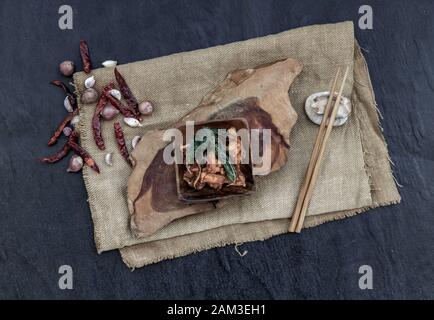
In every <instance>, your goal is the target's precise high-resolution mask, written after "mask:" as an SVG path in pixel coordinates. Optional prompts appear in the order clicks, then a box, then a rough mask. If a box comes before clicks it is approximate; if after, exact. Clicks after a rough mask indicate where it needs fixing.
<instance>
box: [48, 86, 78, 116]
mask: <svg viewBox="0 0 434 320" xmlns="http://www.w3.org/2000/svg"><path fill="white" fill-rule="evenodd" d="M50 84H52V85H54V86H56V87H59V88H61V89H62V90H63V92H65V94H66V96H67V97H68V100H69V103H70V104H71V106H72V108H73V109H76V108H77V98H76V97H75V95H74V93H72V91H71V89H69V87H68V86H67V85H66V84H64V83H63V82H62V81H60V80H53V81H51V82H50Z"/></svg>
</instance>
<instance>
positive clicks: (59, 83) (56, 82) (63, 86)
mask: <svg viewBox="0 0 434 320" xmlns="http://www.w3.org/2000/svg"><path fill="white" fill-rule="evenodd" d="M50 84H52V85H53V86H56V87H59V88H61V89H62V90H63V92H65V93H66V94H68V93H71V94H72V92H71V89H69V88H68V86H67V85H66V84H64V83H63V82H62V81H60V80H53V81H51V82H50Z"/></svg>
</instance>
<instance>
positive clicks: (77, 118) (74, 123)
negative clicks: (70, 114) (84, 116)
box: [71, 115, 80, 127]
mask: <svg viewBox="0 0 434 320" xmlns="http://www.w3.org/2000/svg"><path fill="white" fill-rule="evenodd" d="M79 122H80V116H79V115H76V116H74V118H72V120H71V125H73V126H74V127H75V126H76V125H77V123H79Z"/></svg>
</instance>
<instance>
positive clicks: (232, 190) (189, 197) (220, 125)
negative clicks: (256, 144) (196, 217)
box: [175, 118, 256, 203]
mask: <svg viewBox="0 0 434 320" xmlns="http://www.w3.org/2000/svg"><path fill="white" fill-rule="evenodd" d="M204 127H208V128H211V129H214V128H215V129H226V130H227V129H229V128H231V127H234V128H235V129H236V130H237V131H238V130H239V129H247V130H248V132H250V130H249V125H248V123H247V121H246V120H245V119H244V118H234V119H230V120H214V121H207V122H200V123H195V124H194V134H196V132H197V131H198V130H200V129H202V128H204ZM179 129H180V130H181V132H182V134H183V137H184V141H186V139H185V126H183V127H181V128H179ZM249 138H250V135H249ZM249 143H250V141H249ZM175 168H176V170H175V171H176V186H177V192H178V199H179V200H181V201H183V202H186V203H198V202H212V201H218V200H221V199H226V198H229V197H235V196H242V195H249V194H252V193H253V192H255V191H256V185H255V180H254V177H253V164H252V158H251V154H250V148H249V163H248V164H241V172H242V173H243V174H244V176H245V178H246V186H245V187H241V186H229V185H224V186H223V187H222V188H221V189H220V190H216V189H213V188H211V187H210V186H208V185H206V186H205V187H204V188H203V189H201V190H196V189H194V188H192V187H190V186H189V185H188V183H187V182H186V181H184V179H183V177H184V173H185V171H186V170H187V169H186V167H185V164H176V165H175Z"/></svg>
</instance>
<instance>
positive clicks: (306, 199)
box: [289, 67, 349, 233]
mask: <svg viewBox="0 0 434 320" xmlns="http://www.w3.org/2000/svg"><path fill="white" fill-rule="evenodd" d="M348 72H349V67H347V68H346V70H345V74H344V77H343V80H342V83H341V86H340V89H339V93H338V95H337V97H336V100H335V102H334V105H333V109H332V112H331V114H330V112H326V111H329V110H327V107H329V106H328V105H327V107H326V111H324V117H323V121H322V122H321V126H323V124H324V126H325V127H326V129H325V132H324V130H321V131H319V132H318V136H317V141H319V150H318V149H316V148H314V152H312V156H311V160H312V158H313V168H312V167H310V168H311V170H312V172H310V174H309V170H308V173H307V174H306V176H307V178H308V179H309V181H305V184H307V189H304V188H303V189H302V191H301V192H300V195H299V198H301V199H302V206H301V210H300V209H299V211H296V212H294V215H293V219H292V220H291V227H292V228H290V230H289V231H290V232H294V231H295V232H297V233H299V232H300V231H301V229H302V227H303V223H304V219H305V217H306V212H307V209H308V207H309V203H310V200H311V198H312V194H313V190H314V188H315V184H316V180H317V179H318V174H319V169H320V167H321V161H322V159H323V156H324V152H325V148H326V146H327V141H328V139H329V137H330V133H331V130H332V128H333V124H334V122H335V118H336V114H337V112H338V110H339V103H340V100H341V97H342V92H343V90H344V87H345V82H346V79H347V76H348ZM338 73H339V70H338ZM331 93H333V94H330V96H329V101H328V103H329V102H330V97H332V99H333V96H334V93H335V91H334V88H333V90H331ZM320 129H321V128H320ZM309 175H310V178H309ZM304 191H305V192H304ZM297 207H300V205H299V204H298V203H297V206H296V209H297ZM294 216H296V218H297V219H294ZM293 221H296V226H295V229H294V227H293V223H292V222H293ZM294 223H295V222H294Z"/></svg>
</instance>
